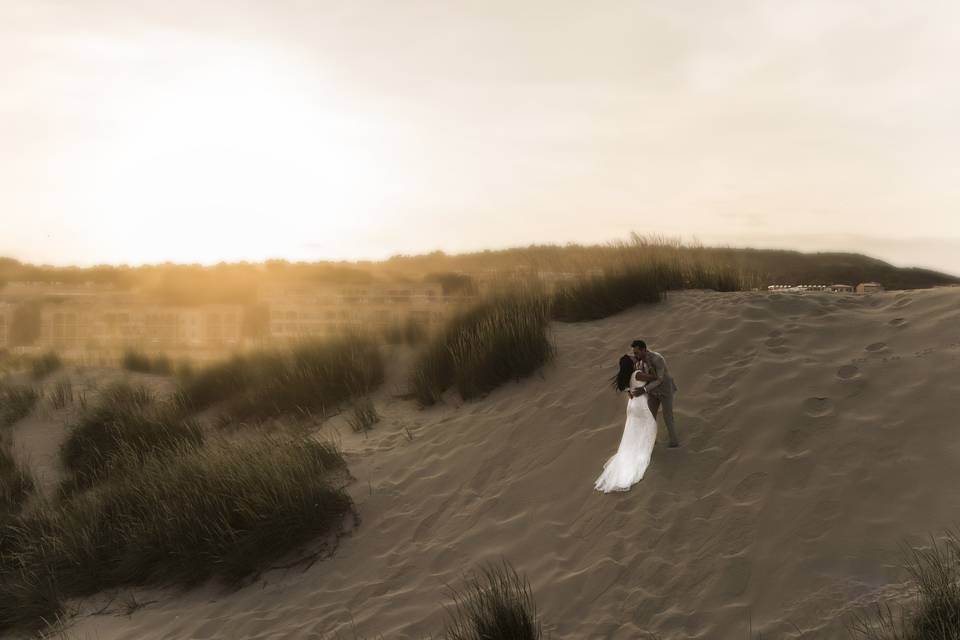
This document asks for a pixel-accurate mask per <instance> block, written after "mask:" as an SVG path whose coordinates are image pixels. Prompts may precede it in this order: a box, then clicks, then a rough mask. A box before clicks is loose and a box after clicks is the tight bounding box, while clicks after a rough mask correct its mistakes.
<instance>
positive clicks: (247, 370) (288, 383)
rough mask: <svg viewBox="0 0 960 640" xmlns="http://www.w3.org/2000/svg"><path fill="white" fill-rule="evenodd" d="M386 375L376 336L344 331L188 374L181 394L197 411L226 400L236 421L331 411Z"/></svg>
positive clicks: (372, 385) (229, 412)
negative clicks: (342, 333) (322, 338)
mask: <svg viewBox="0 0 960 640" xmlns="http://www.w3.org/2000/svg"><path fill="white" fill-rule="evenodd" d="M383 376H384V364H383V358H382V355H381V353H380V349H379V343H378V341H377V340H376V339H375V338H374V337H372V336H370V335H366V334H344V335H341V336H336V337H333V338H330V339H327V340H311V341H305V342H301V343H298V344H296V345H294V346H292V347H291V348H289V349H286V350H276V351H259V352H254V353H250V354H241V355H236V356H233V357H232V358H230V359H228V360H225V361H223V362H220V363H215V364H213V365H210V366H208V367H205V368H203V369H200V370H199V371H196V372H195V373H191V374H189V375H187V376H186V377H184V378H183V380H182V389H181V395H182V398H183V400H184V402H185V403H186V404H187V406H189V407H190V408H191V409H192V410H195V411H196V410H201V409H204V408H206V407H209V406H211V405H213V404H216V403H220V402H223V403H225V408H226V411H227V414H228V415H229V416H230V417H231V418H234V419H238V420H245V419H252V420H262V419H267V418H272V417H278V416H282V415H285V414H302V415H303V414H313V413H319V414H321V415H328V414H329V413H331V412H333V411H334V410H335V409H336V408H337V407H338V406H339V405H340V404H342V403H343V402H347V401H349V400H352V399H353V398H356V397H359V396H362V395H364V394H366V393H369V392H371V391H373V390H374V389H376V388H377V387H378V386H379V385H380V384H381V383H382V382H383Z"/></svg>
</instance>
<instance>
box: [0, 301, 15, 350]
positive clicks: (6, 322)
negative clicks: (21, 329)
mask: <svg viewBox="0 0 960 640" xmlns="http://www.w3.org/2000/svg"><path fill="white" fill-rule="evenodd" d="M12 327H13V305H12V304H7V303H3V302H0V349H8V348H10V330H11V328H12Z"/></svg>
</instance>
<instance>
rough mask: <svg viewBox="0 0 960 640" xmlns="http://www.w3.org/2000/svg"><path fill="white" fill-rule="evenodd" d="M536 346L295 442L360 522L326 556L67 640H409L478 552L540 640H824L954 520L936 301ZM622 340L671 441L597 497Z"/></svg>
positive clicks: (590, 331)
mask: <svg viewBox="0 0 960 640" xmlns="http://www.w3.org/2000/svg"><path fill="white" fill-rule="evenodd" d="M554 331H555V339H556V344H557V347H558V356H557V358H556V360H555V362H554V363H553V364H551V365H550V366H549V367H547V368H546V369H545V370H543V371H542V373H541V375H538V376H534V377H532V378H530V379H528V380H525V381H523V382H521V383H518V384H515V385H510V386H508V387H506V388H502V389H500V390H498V391H496V392H494V393H493V394H491V395H490V396H489V397H487V398H485V399H483V400H480V401H477V402H472V403H467V404H460V403H459V402H456V401H454V400H453V399H452V398H451V399H450V401H449V402H448V403H447V404H446V405H442V406H438V407H435V408H432V409H430V410H427V411H418V410H417V409H416V408H415V406H414V405H413V403H412V402H409V401H403V400H398V399H395V398H394V397H392V393H393V392H394V391H395V385H396V384H399V381H401V380H402V377H403V371H402V370H403V362H402V359H401V360H400V361H399V362H397V364H396V368H395V369H394V370H392V371H391V372H390V373H391V377H392V379H393V380H394V382H393V383H390V384H388V385H387V387H386V388H385V389H384V390H383V391H382V392H381V393H379V394H378V395H377V397H376V403H377V406H378V409H379V410H380V411H381V412H382V413H383V414H384V416H385V418H384V420H383V421H382V422H381V423H380V424H379V425H378V426H377V427H376V429H375V431H373V432H372V433H371V435H369V436H368V437H366V438H362V437H360V436H357V435H355V434H352V433H350V431H349V429H347V428H346V427H345V426H344V425H343V424H342V423H341V422H339V421H338V420H339V419H336V420H334V421H332V422H331V423H330V424H328V425H327V426H325V427H324V428H323V430H321V432H320V433H321V434H323V433H332V432H333V431H334V430H336V431H338V432H339V434H340V437H341V438H342V442H343V446H344V448H345V450H346V451H347V452H348V456H347V457H348V461H349V463H350V468H351V472H352V473H353V475H354V476H355V477H356V481H355V482H354V483H353V484H352V485H351V487H350V491H351V494H352V495H353V497H354V499H355V500H356V501H357V503H358V506H359V511H360V514H361V517H362V522H361V524H360V526H359V527H358V528H357V529H356V530H355V531H354V533H353V535H351V536H350V537H347V538H344V539H343V540H342V541H341V544H340V547H339V549H338V550H337V552H336V554H335V555H334V556H333V557H332V558H330V559H327V560H324V561H322V562H318V563H316V564H314V565H313V566H311V567H310V568H309V569H307V570H303V569H302V568H296V569H290V570H285V571H281V570H277V571H271V572H268V573H266V574H265V575H264V576H262V578H261V579H260V580H259V581H258V582H256V583H255V584H253V585H251V586H249V587H246V588H244V589H242V590H240V591H236V592H224V591H223V590H221V589H219V588H217V587H214V586H208V587H205V588H203V589H199V590H195V591H191V592H188V593H186V594H177V593H174V592H166V591H157V590H138V591H137V592H136V593H137V599H138V600H140V601H141V602H145V601H155V602H152V603H151V604H148V605H147V606H146V607H144V608H142V609H140V610H138V611H136V612H135V613H133V614H132V615H130V616H127V615H109V614H104V615H88V614H89V613H90V612H91V610H93V609H94V608H96V607H99V606H101V605H102V604H103V603H102V601H97V602H86V603H81V605H80V606H81V610H82V611H83V612H84V613H83V614H82V615H81V616H80V617H78V618H77V619H76V620H75V624H74V625H73V627H72V628H71V629H70V634H71V636H72V637H76V638H101V639H131V640H132V639H135V638H136V639H145V638H157V639H159V638H211V639H212V638H217V639H235V638H263V639H266V638H271V639H277V638H320V637H323V636H324V635H327V634H329V635H334V634H340V635H341V636H343V637H350V638H352V637H354V634H356V635H357V636H360V637H363V636H367V637H371V638H373V637H377V636H379V635H382V636H383V637H385V638H391V639H392V638H401V639H403V638H423V637H426V636H427V635H428V634H430V633H433V634H434V635H436V634H437V633H438V632H439V630H440V629H441V628H442V622H443V611H442V607H441V605H442V603H443V602H445V601H446V593H447V591H446V587H445V585H447V584H453V585H456V584H458V583H459V582H460V577H461V575H462V572H463V571H464V570H467V569H470V568H473V567H475V566H477V565H478V564H479V563H481V562H483V561H487V560H497V559H499V558H501V557H503V558H506V559H508V560H509V561H510V562H511V563H513V564H514V566H515V567H516V568H517V569H518V570H519V571H520V572H522V573H525V574H526V575H527V576H528V577H529V579H530V581H531V583H532V586H533V589H534V593H535V595H536V599H537V602H538V605H539V608H540V611H541V614H542V618H543V621H544V623H545V627H546V629H547V630H548V631H549V634H550V637H551V638H554V639H555V640H565V639H575V638H576V639H579V638H617V639H626V638H638V637H641V636H642V632H644V631H651V632H655V633H657V634H658V635H659V636H660V637H661V638H664V639H672V638H711V639H727V638H730V639H736V638H747V637H748V629H749V625H750V624H751V620H752V627H753V630H754V631H755V632H763V633H764V634H765V637H774V638H780V637H784V638H797V637H805V638H841V637H845V630H844V616H845V615H846V614H847V613H848V612H849V611H850V610H851V609H854V608H856V607H857V606H861V605H862V604H863V603H865V602H869V601H870V600H871V599H873V598H876V597H877V596H878V595H880V594H891V593H892V594H897V593H899V592H900V591H902V589H901V588H900V587H898V586H897V583H898V582H900V581H902V580H904V578H905V576H904V575H903V573H902V571H901V569H900V568H899V560H900V555H899V549H898V545H899V544H900V543H901V542H902V541H904V540H910V541H913V542H919V541H922V539H923V538H924V537H925V536H927V535H928V534H929V533H936V532H938V531H940V530H942V529H943V528H945V527H947V526H950V525H952V524H954V523H956V522H957V521H958V516H960V488H958V486H957V484H956V483H953V482H951V481H950V478H952V477H953V476H954V474H955V472H956V469H957V465H958V463H960V438H957V437H956V435H955V431H956V428H957V421H956V413H957V410H958V408H960V407H958V402H957V399H958V398H960V374H958V365H960V289H938V290H929V291H911V292H903V293H887V294H882V295H873V296H859V297H858V296H835V295H829V294H807V295H791V294H767V293H738V294H716V293H705V292H686V293H676V294H671V295H670V296H669V299H668V300H667V302H665V303H664V304H661V305H655V306H645V307H638V308H636V309H633V310H631V311H628V312H626V313H623V314H620V315H618V316H615V317H612V318H608V319H606V320H603V321H599V322H593V323H588V324H581V325H555V326H554ZM634 338H645V339H646V340H647V341H648V342H649V343H650V344H651V347H652V348H654V349H656V350H658V351H660V352H661V353H663V354H664V355H665V356H666V357H667V359H668V361H669V363H670V366H671V369H672V371H673V372H674V376H675V377H676V379H677V383H678V385H679V387H680V392H679V395H678V397H677V424H678V428H679V431H680V435H681V438H682V441H683V447H682V448H680V449H679V450H668V449H667V448H666V447H665V437H666V434H665V433H664V432H663V429H662V427H661V434H660V441H659V443H658V447H657V449H656V450H655V452H654V457H653V462H652V464H651V468H650V470H649V471H648V473H647V475H646V478H645V479H644V480H643V481H642V482H641V483H640V484H638V485H637V486H636V487H635V488H634V489H633V490H632V491H631V492H629V493H625V494H614V495H601V494H598V493H596V492H594V491H593V488H592V487H593V481H594V479H595V478H596V476H597V475H598V474H599V472H600V469H601V467H602V464H603V461H604V460H605V459H606V458H607V456H609V455H610V454H612V453H613V451H614V450H615V449H616V446H617V443H618V441H619V437H620V430H621V428H622V425H623V416H624V403H625V398H624V397H623V396H622V395H620V396H618V395H616V394H614V393H613V392H611V390H610V389H609V387H608V386H607V379H608V378H609V376H610V375H611V374H612V373H613V370H614V369H615V365H616V360H617V358H618V356H619V355H620V354H621V353H623V352H624V351H625V349H626V348H627V345H628V344H629V342H630V340H632V339H634ZM32 428H34V427H31V429H32ZM27 431H29V429H22V428H18V431H17V433H18V434H20V437H21V443H22V444H23V446H24V447H30V446H39V445H37V444H36V442H33V444H31V441H30V439H29V436H28V435H27V434H26V432H27ZM37 439H38V440H39V437H38V438H37ZM114 609H116V607H114Z"/></svg>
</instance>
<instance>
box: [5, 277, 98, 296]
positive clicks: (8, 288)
mask: <svg viewBox="0 0 960 640" xmlns="http://www.w3.org/2000/svg"><path fill="white" fill-rule="evenodd" d="M112 293H116V289H115V288H114V286H113V285H110V284H98V283H95V282H85V283H82V284H72V283H64V282H33V281H27V280H16V281H13V282H8V283H6V284H5V285H3V286H2V287H0V298H3V299H5V300H29V299H37V298H60V299H70V298H77V297H89V296H102V295H104V294H112Z"/></svg>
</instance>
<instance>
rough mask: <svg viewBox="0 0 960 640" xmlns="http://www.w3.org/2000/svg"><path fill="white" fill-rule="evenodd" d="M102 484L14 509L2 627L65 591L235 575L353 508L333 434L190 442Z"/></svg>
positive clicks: (2, 572)
mask: <svg viewBox="0 0 960 640" xmlns="http://www.w3.org/2000/svg"><path fill="white" fill-rule="evenodd" d="M121 455H124V456H130V458H129V459H128V460H124V461H121V462H120V464H119V465H118V467H119V468H122V469H127V470H130V472H128V473H123V474H122V476H118V477H115V478H113V479H111V480H108V481H106V482H104V483H102V484H100V485H98V486H97V487H96V488H95V489H93V490H90V491H84V492H80V493H75V494H72V495H70V496H69V497H67V498H65V499H63V500H60V501H56V502H45V503H43V504H41V505H40V506H38V507H36V508H33V509H29V510H28V511H27V512H25V513H23V514H20V515H18V516H14V517H13V518H12V520H11V521H10V522H9V523H8V524H7V526H6V527H5V530H4V536H3V537H2V538H3V539H2V542H0V592H2V593H3V594H4V597H3V598H0V631H4V630H8V629H14V628H18V629H24V628H29V627H37V626H42V624H43V621H44V620H52V619H53V618H54V617H55V616H56V615H57V614H58V612H60V611H61V608H62V603H63V601H64V600H65V599H66V598H74V597H82V596H85V595H88V594H92V593H96V592H98V591H101V590H104V589H110V588H115V587H119V586H123V585H134V584H160V585H164V584H169V585H183V586H190V585H195V584H198V583H200V582H202V581H204V580H207V579H210V578H218V579H220V580H221V581H223V582H226V583H227V584H236V583H237V582H238V581H240V580H242V579H243V578H244V577H246V576H249V575H250V574H251V573H253V572H256V571H258V570H262V569H264V568H267V567H268V566H269V563H270V562H271V561H274V560H277V559H279V558H282V557H283V556H286V555H289V554H290V553H291V552H293V551H295V550H296V549H297V548H298V547H300V546H301V545H302V544H304V543H306V542H307V541H309V540H311V539H315V538H317V537H319V536H325V535H334V536H336V535H338V534H339V533H340V531H341V530H342V527H343V522H344V518H346V517H347V516H348V515H350V514H352V513H353V512H354V507H353V503H352V501H351V499H350V497H349V496H348V495H347V494H345V493H344V492H343V491H342V490H341V489H340V488H339V487H338V486H337V485H336V484H334V482H335V480H336V478H337V477H338V475H339V474H342V473H343V472H344V471H345V469H346V466H345V463H344V460H343V458H342V456H341V454H340V452H339V451H338V450H337V449H336V448H335V447H334V446H333V445H330V444H327V443H319V442H316V441H314V440H311V439H305V438H294V437H289V436H277V435H260V436H257V437H249V438H245V439H239V440H235V441H228V440H217V441H215V442H208V443H207V444H206V445H205V446H202V447H193V446H187V445H180V447H179V448H178V450H177V451H176V452H175V453H174V455H171V456H166V457H153V456H148V457H145V458H143V459H142V460H141V459H140V458H139V457H138V456H137V455H136V454H135V453H134V452H131V451H129V450H128V451H124V452H123V453H122V454H121Z"/></svg>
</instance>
